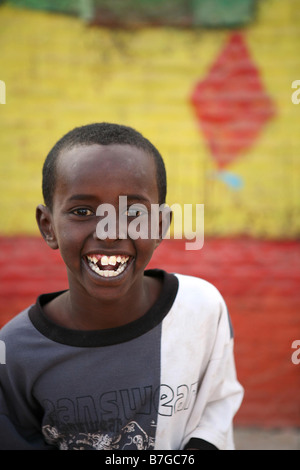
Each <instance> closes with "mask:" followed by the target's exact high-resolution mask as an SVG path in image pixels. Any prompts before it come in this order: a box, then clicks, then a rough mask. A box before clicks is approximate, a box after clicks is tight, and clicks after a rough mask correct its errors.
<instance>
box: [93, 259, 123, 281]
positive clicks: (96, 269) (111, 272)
mask: <svg viewBox="0 0 300 470" xmlns="http://www.w3.org/2000/svg"><path fill="white" fill-rule="evenodd" d="M87 260H88V264H89V267H90V268H91V269H92V270H93V271H94V272H95V273H97V274H98V275H99V276H102V277H116V276H119V274H121V273H122V272H123V271H124V270H125V269H126V267H127V261H128V260H129V256H122V255H118V256H106V255H104V256H102V257H101V259H100V262H101V265H102V266H108V265H110V266H116V264H117V263H121V264H120V266H119V267H118V269H116V270H114V269H105V270H104V269H100V268H99V267H98V265H97V263H98V262H99V259H98V258H97V257H96V256H93V255H92V256H87Z"/></svg>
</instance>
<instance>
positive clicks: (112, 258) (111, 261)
mask: <svg viewBox="0 0 300 470" xmlns="http://www.w3.org/2000/svg"><path fill="white" fill-rule="evenodd" d="M108 264H110V265H111V266H116V264H117V258H116V257H115V256H110V257H109V258H108Z"/></svg>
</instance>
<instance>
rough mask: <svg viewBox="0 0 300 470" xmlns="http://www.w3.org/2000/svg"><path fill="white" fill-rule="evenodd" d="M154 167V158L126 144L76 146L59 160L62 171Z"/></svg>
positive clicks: (65, 151) (126, 169)
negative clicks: (80, 168) (90, 168)
mask: <svg viewBox="0 0 300 470" xmlns="http://www.w3.org/2000/svg"><path fill="white" fill-rule="evenodd" d="M152 164H153V165H154V158H153V157H152V156H150V155H149V154H148V153H146V152H145V151H144V150H142V149H140V148H137V147H134V146H132V145H127V144H126V145H125V144H111V145H98V144H92V145H76V146H74V147H71V148H69V149H66V150H63V151H62V152H61V153H60V155H59V158H58V164H57V166H58V168H59V170H60V171H64V170H68V169H73V170H74V169H76V168H79V167H84V168H87V167H88V166H91V167H94V168H95V169H96V168H97V167H98V168H102V169H105V168H106V167H112V166H115V167H116V165H117V167H116V169H117V168H118V169H123V170H124V171H129V170H130V169H131V168H132V167H135V168H145V167H149V165H150V166H152ZM148 170H149V168H148Z"/></svg>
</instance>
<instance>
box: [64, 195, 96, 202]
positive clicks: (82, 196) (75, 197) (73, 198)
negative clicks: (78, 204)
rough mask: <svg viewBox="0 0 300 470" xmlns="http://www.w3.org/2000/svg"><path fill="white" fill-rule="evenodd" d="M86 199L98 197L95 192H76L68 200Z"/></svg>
mask: <svg viewBox="0 0 300 470" xmlns="http://www.w3.org/2000/svg"><path fill="white" fill-rule="evenodd" d="M86 199H97V198H96V196H94V195H93V194H74V195H73V196H70V197H69V198H68V201H82V200H86Z"/></svg>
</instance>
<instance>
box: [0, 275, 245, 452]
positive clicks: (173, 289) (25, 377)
mask: <svg viewBox="0 0 300 470" xmlns="http://www.w3.org/2000/svg"><path fill="white" fill-rule="evenodd" d="M145 275H148V276H156V277H159V278H160V279H162V282H163V288H162V291H161V294H160V296H159V298H158V300H157V302H156V303H155V305H153V307H152V308H151V309H150V310H149V311H148V312H147V313H146V314H145V315H144V316H143V317H142V318H139V319H138V320H136V321H134V322H131V323H128V324H126V325H124V326H122V327H118V328H113V329H109V330H101V331H79V330H70V329H67V328H63V327H61V326H58V325H56V324H54V323H53V322H51V321H50V320H49V319H48V318H47V317H46V316H45V315H44V313H43V305H45V304H46V303H47V302H49V301H50V300H51V299H53V298H54V297H55V296H57V295H60V293H53V294H44V295H42V296H40V297H39V298H38V300H37V303H36V304H35V305H33V306H31V307H29V308H27V309H26V310H25V311H23V312H22V313H20V314H19V315H17V316H16V317H15V318H14V319H13V320H11V321H10V322H9V323H8V324H7V325H5V326H4V327H3V328H2V330H1V332H0V339H1V341H4V343H5V346H6V363H5V364H1V365H0V449H3V450H4V449H13V450H15V449H19V450H22V449H36V450H38V449H51V448H54V449H97V450H130V449H138V450H146V449H154V450H159V449H183V448H184V446H186V444H187V443H188V442H189V441H190V439H192V438H194V439H195V438H196V439H198V440H199V441H198V442H199V443H200V442H201V445H203V441H207V442H208V443H211V444H212V445H214V446H216V447H217V448H233V442H232V433H231V424H232V418H233V415H234V413H235V412H236V410H237V409H238V407H239V405H240V402H241V399H242V394H243V391H242V387H241V386H240V384H239V383H238V382H237V380H236V375H235V366H234V360H233V352H232V330H231V325H230V321H229V317H228V314H227V310H226V306H225V304H224V301H223V299H222V297H221V295H220V294H219V292H218V291H217V289H215V287H213V286H212V285H211V284H209V283H207V282H206V281H203V280H201V279H197V278H194V277H190V276H183V275H173V274H168V273H166V272H164V271H160V270H151V271H147V272H145ZM222 407H223V409H224V412H223V410H222ZM224 420H225V422H224ZM193 446H195V441H193Z"/></svg>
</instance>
